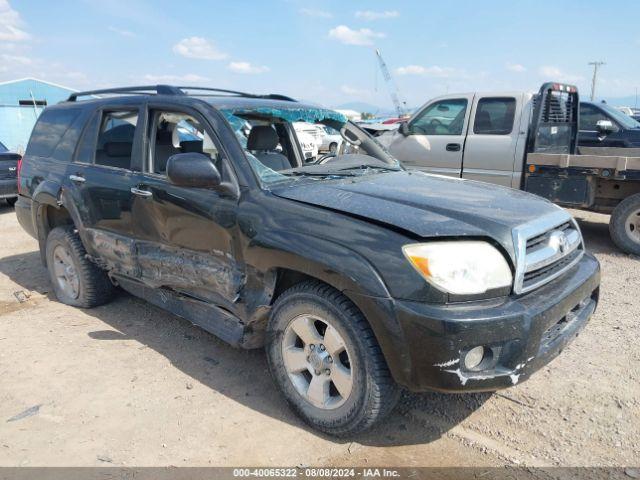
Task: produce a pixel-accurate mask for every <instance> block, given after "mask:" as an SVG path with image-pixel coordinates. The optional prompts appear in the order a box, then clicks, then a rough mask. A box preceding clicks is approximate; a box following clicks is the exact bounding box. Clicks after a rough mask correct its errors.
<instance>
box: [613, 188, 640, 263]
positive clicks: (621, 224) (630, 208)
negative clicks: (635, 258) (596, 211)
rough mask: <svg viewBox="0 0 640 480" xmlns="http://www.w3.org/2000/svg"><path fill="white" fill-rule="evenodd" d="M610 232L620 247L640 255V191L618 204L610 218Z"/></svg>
mask: <svg viewBox="0 0 640 480" xmlns="http://www.w3.org/2000/svg"><path fill="white" fill-rule="evenodd" d="M609 233H610V234H611V239H612V240H613V243H615V244H616V245H617V246H618V248H620V249H621V250H623V251H625V252H627V253H633V254H635V255H640V193H637V194H635V195H631V196H630V197H627V198H625V199H624V200H623V201H622V202H620V203H619V204H618V206H617V207H616V208H615V210H614V211H613V213H612V214H611V219H610V220H609Z"/></svg>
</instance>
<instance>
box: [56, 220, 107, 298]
mask: <svg viewBox="0 0 640 480" xmlns="http://www.w3.org/2000/svg"><path fill="white" fill-rule="evenodd" d="M46 258H47V270H48V271H49V278H50V279H51V283H52V284H53V291H54V293H55V294H56V297H57V298H58V300H60V301H61V302H62V303H66V304H67V305H72V306H74V307H82V308H91V307H97V306H98V305H102V304H104V303H107V302H108V301H109V300H110V299H111V298H112V296H113V292H114V286H113V284H112V283H111V281H110V280H109V277H108V276H107V274H106V272H105V271H103V270H102V269H100V268H99V267H98V266H97V265H95V264H94V263H92V262H91V261H89V259H88V258H87V252H86V251H85V249H84V246H83V245H82V242H81V241H80V237H79V236H78V234H77V233H76V232H75V229H74V228H73V227H56V228H54V229H53V230H51V232H50V233H49V236H48V237H47V246H46Z"/></svg>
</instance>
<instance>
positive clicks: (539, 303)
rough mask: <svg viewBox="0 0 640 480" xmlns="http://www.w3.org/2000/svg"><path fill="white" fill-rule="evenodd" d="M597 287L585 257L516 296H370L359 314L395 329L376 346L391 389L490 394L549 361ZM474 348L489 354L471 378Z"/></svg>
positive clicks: (596, 274)
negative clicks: (440, 301) (455, 299)
mask: <svg viewBox="0 0 640 480" xmlns="http://www.w3.org/2000/svg"><path fill="white" fill-rule="evenodd" d="M599 285H600V266H599V264H598V261H597V260H596V259H595V257H593V256H592V255H590V254H585V255H584V256H583V258H582V259H581V260H580V262H579V263H578V264H576V265H575V266H574V267H572V268H571V269H570V270H568V271H567V272H566V273H565V274H563V275H562V276H561V277H559V278H557V279H555V280H553V281H552V282H549V283H548V284H546V285H544V286H542V287H540V288H538V289H536V290H534V291H532V292H530V293H528V294H526V295H522V296H520V297H509V298H507V299H501V300H494V301H485V302H468V303H459V304H449V305H433V304H425V303H419V302H411V301H402V300H389V299H384V300H383V299H375V300H374V299H372V298H371V297H369V299H368V300H369V302H365V303H368V306H367V307H366V308H365V309H364V310H363V312H364V314H365V316H367V317H368V315H374V316H375V315H384V314H386V315H389V314H393V315H394V317H395V318H394V320H395V322H393V324H395V325H396V329H395V331H393V332H392V334H391V335H390V336H387V338H386V339H385V340H384V341H383V342H381V345H382V348H383V352H384V354H385V357H386V358H387V363H388V364H389V367H390V369H391V372H392V374H393V376H394V378H395V379H396V381H397V382H398V383H400V384H402V385H404V386H405V387H407V388H409V389H410V390H413V391H424V390H437V391H445V392H461V391H491V390H498V389H501V388H506V387H509V386H511V385H515V384H516V383H519V382H522V381H523V380H525V379H526V378H528V377H529V375H531V374H532V373H533V372H535V371H536V370H538V369H539V368H541V367H543V366H544V365H546V364H547V363H549V362H550V361H551V360H552V359H553V358H555V357H556V356H557V355H558V354H559V353H560V352H561V351H562V349H563V348H564V347H565V346H566V345H567V344H568V343H569V342H570V341H571V340H572V339H573V338H575V337H576V336H577V335H578V333H579V332H580V331H581V330H582V329H583V328H584V326H585V325H586V323H587V321H588V320H589V318H590V317H591V315H592V314H593V312H594V311H595V308H596V305H597V302H598V293H599ZM371 301H373V302H374V303H376V305H375V306H372V304H371ZM387 302H389V303H387ZM357 303H359V302H357ZM385 323H387V324H389V323H390V322H389V321H387V322H385ZM389 337H391V338H389ZM392 344H394V346H395V349H397V348H398V346H400V345H402V346H401V347H400V349H401V350H402V352H401V353H400V354H398V353H397V351H391V350H390V347H391V346H392ZM476 346H484V347H485V348H486V349H487V350H490V354H488V355H487V357H486V361H483V363H481V364H480V366H479V367H478V368H477V369H474V370H473V371H472V370H469V369H466V368H465V366H464V355H465V354H466V352H468V351H469V350H470V349H471V348H473V347H476Z"/></svg>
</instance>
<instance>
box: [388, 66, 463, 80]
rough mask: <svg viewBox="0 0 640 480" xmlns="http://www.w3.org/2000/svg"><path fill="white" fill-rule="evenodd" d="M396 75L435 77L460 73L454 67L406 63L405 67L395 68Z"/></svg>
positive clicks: (447, 76)
mask: <svg viewBox="0 0 640 480" xmlns="http://www.w3.org/2000/svg"><path fill="white" fill-rule="evenodd" d="M396 73H397V74H398V75H420V76H423V77H437V78H449V77H453V76H456V75H460V74H461V72H458V71H457V70H456V69H455V68H450V67H439V66H438V65H434V66H432V67H423V66H422V65H407V66H406V67H398V68H396Z"/></svg>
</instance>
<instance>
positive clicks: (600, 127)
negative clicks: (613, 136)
mask: <svg viewBox="0 0 640 480" xmlns="http://www.w3.org/2000/svg"><path fill="white" fill-rule="evenodd" d="M596 130H597V131H598V133H599V134H601V135H607V134H609V133H611V132H613V131H614V130H615V128H614V127H613V122H612V121H611V120H598V121H597V122H596Z"/></svg>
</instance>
